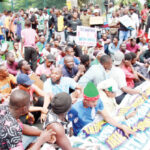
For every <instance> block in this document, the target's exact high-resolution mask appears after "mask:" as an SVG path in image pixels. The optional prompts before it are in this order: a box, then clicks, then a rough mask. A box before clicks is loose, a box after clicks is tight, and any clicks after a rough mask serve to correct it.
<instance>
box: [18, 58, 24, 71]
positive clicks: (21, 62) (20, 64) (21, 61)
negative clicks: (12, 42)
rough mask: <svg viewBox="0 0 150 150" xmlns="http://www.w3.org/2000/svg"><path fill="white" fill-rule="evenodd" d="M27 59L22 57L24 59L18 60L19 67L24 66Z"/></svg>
mask: <svg viewBox="0 0 150 150" xmlns="http://www.w3.org/2000/svg"><path fill="white" fill-rule="evenodd" d="M24 61H25V60H24V59H22V60H20V61H19V62H18V68H19V69H21V68H22V66H23V62H24Z"/></svg>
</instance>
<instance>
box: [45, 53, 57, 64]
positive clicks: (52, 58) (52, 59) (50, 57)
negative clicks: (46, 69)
mask: <svg viewBox="0 0 150 150" xmlns="http://www.w3.org/2000/svg"><path fill="white" fill-rule="evenodd" d="M46 59H48V60H49V61H50V62H54V61H55V57H54V56H53V55H52V54H48V55H47V56H46Z"/></svg>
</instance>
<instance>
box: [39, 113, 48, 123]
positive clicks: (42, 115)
mask: <svg viewBox="0 0 150 150" xmlns="http://www.w3.org/2000/svg"><path fill="white" fill-rule="evenodd" d="M46 117H47V115H46V114H43V113H42V114H41V118H40V120H41V123H43V122H44V121H45V120H46Z"/></svg>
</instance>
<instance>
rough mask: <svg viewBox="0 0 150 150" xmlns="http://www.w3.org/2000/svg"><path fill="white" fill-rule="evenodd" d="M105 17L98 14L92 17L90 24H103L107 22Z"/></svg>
mask: <svg viewBox="0 0 150 150" xmlns="http://www.w3.org/2000/svg"><path fill="white" fill-rule="evenodd" d="M105 20H106V19H105V17H103V16H96V17H94V16H93V17H90V25H101V24H104V22H105Z"/></svg>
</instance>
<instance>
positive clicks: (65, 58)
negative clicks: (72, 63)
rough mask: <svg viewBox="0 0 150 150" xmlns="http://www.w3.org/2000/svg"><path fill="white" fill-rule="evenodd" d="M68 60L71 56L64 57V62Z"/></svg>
mask: <svg viewBox="0 0 150 150" xmlns="http://www.w3.org/2000/svg"><path fill="white" fill-rule="evenodd" d="M68 58H73V56H70V55H66V56H65V57H64V61H66V60H67V59H68Z"/></svg>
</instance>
